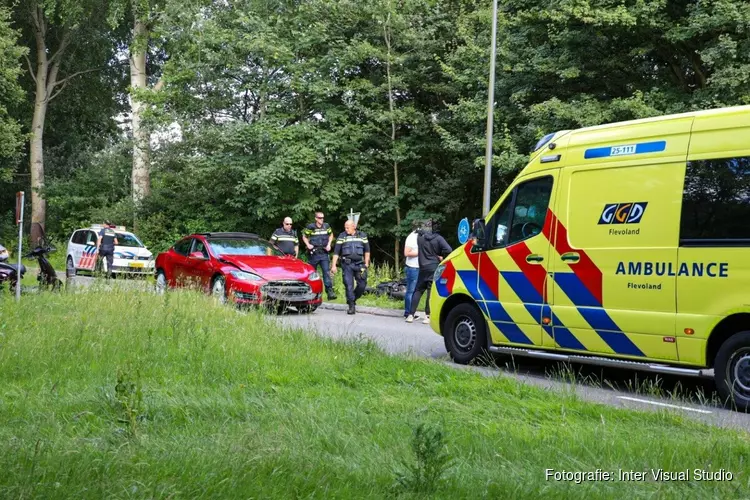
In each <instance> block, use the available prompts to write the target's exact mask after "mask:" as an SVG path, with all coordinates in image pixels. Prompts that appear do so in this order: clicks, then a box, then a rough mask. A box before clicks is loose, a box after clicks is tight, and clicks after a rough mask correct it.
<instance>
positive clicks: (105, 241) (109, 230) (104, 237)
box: [96, 220, 119, 279]
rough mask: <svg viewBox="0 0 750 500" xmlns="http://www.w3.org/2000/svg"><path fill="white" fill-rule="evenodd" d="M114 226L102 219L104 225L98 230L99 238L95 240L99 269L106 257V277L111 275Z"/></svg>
mask: <svg viewBox="0 0 750 500" xmlns="http://www.w3.org/2000/svg"><path fill="white" fill-rule="evenodd" d="M114 228H115V226H114V225H113V224H112V223H111V222H110V221H108V220H105V221H104V227H103V228H102V229H101V231H99V238H98V240H97V242H96V246H97V251H98V253H99V258H98V259H97V268H98V269H99V271H101V266H102V260H104V259H107V279H109V278H111V277H112V266H113V261H114V258H115V245H117V244H119V242H118V241H117V234H116V233H115V229H114Z"/></svg>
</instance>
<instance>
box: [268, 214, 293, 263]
mask: <svg viewBox="0 0 750 500" xmlns="http://www.w3.org/2000/svg"><path fill="white" fill-rule="evenodd" d="M271 243H274V244H275V245H276V246H277V247H279V250H281V251H282V252H284V253H285V254H287V255H294V256H295V257H297V256H299V239H297V231H295V230H294V229H292V218H291V217H285V218H284V222H283V223H282V226H281V227H279V228H277V229H276V231H274V232H273V234H272V235H271Z"/></svg>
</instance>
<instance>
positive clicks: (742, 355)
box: [714, 331, 750, 411]
mask: <svg viewBox="0 0 750 500" xmlns="http://www.w3.org/2000/svg"><path fill="white" fill-rule="evenodd" d="M714 379H715V381H716V389H717V390H718V391H719V395H720V396H721V398H722V399H723V400H724V401H726V402H729V403H731V404H732V405H733V406H735V407H737V409H739V410H742V411H746V410H748V409H750V331H746V332H739V333H735V334H734V335H732V336H731V337H729V338H728V339H727V340H726V341H725V342H724V343H723V344H722V345H721V347H720V348H719V352H718V353H717V354H716V360H715V363H714Z"/></svg>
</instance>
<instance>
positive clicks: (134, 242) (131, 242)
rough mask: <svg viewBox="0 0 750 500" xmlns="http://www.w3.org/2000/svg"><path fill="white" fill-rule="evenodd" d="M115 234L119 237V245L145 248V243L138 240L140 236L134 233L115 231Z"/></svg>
mask: <svg viewBox="0 0 750 500" xmlns="http://www.w3.org/2000/svg"><path fill="white" fill-rule="evenodd" d="M115 236H116V237H117V246H118V247H135V248H143V243H141V242H140V241H138V238H136V237H135V236H134V235H132V234H125V233H115Z"/></svg>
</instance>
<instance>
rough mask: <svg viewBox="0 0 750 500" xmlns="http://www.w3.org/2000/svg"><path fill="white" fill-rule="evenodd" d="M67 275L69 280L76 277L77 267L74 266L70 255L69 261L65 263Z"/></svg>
mask: <svg viewBox="0 0 750 500" xmlns="http://www.w3.org/2000/svg"><path fill="white" fill-rule="evenodd" d="M65 274H66V276H67V277H68V278H72V277H74V276H75V275H76V266H75V264H73V258H72V257H71V256H70V255H68V260H67V262H66V263H65Z"/></svg>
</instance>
